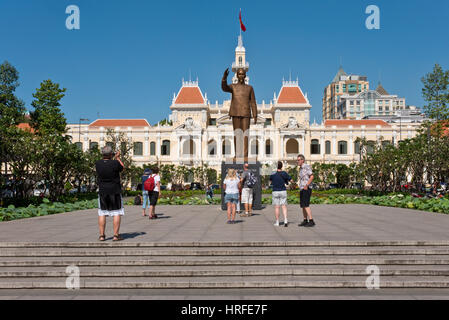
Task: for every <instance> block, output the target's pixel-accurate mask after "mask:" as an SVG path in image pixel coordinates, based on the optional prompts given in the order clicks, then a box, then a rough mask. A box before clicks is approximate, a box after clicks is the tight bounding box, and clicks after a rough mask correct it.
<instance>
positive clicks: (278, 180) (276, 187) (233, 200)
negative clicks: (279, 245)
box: [223, 154, 315, 227]
mask: <svg viewBox="0 0 449 320" xmlns="http://www.w3.org/2000/svg"><path fill="white" fill-rule="evenodd" d="M297 161H298V166H299V168H300V171H299V181H298V185H299V189H300V192H299V197H300V206H301V208H302V213H303V218H304V220H303V221H302V222H301V223H300V224H299V226H301V227H313V226H315V222H314V221H313V218H312V211H311V209H310V197H311V196H312V189H311V187H310V184H311V183H312V181H313V172H312V169H311V167H310V166H309V165H307V164H305V157H304V155H302V154H300V155H298V158H297ZM282 167H283V164H282V162H281V161H279V162H278V165H277V170H276V172H275V173H273V174H272V175H271V176H270V181H271V183H272V186H273V191H272V204H273V205H274V214H275V219H276V221H275V223H274V225H275V226H280V225H281V224H280V223H279V215H280V209H281V208H282V215H283V217H284V223H283V226H284V227H288V214H287V187H286V186H287V185H288V184H289V183H290V181H291V180H292V178H291V177H290V175H289V174H288V173H287V172H285V171H283V170H282ZM239 188H242V195H241V203H242V204H244V206H245V214H244V216H251V208H252V202H253V188H254V176H253V174H252V173H251V172H250V171H249V165H248V163H245V164H244V166H243V174H242V175H241V177H238V176H237V171H236V170H235V169H232V168H231V169H228V172H227V175H226V178H225V179H224V181H223V189H224V192H225V198H224V201H225V203H226V206H227V218H228V220H227V223H228V224H234V223H235V213H236V206H237V204H238V203H239Z"/></svg>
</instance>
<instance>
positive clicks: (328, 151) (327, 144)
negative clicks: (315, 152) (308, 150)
mask: <svg viewBox="0 0 449 320" xmlns="http://www.w3.org/2000/svg"><path fill="white" fill-rule="evenodd" d="M325 145H326V148H325V149H326V150H325V151H326V154H331V142H330V141H329V140H326V142H325Z"/></svg>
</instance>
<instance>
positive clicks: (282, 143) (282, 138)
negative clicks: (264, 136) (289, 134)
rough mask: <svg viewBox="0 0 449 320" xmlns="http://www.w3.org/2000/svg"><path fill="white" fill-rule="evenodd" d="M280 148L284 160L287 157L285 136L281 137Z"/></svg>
mask: <svg viewBox="0 0 449 320" xmlns="http://www.w3.org/2000/svg"><path fill="white" fill-rule="evenodd" d="M280 148H281V159H283V158H284V157H285V155H284V154H285V146H284V136H283V135H281V145H280Z"/></svg>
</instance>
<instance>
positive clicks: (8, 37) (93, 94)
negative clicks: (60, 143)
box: [0, 0, 449, 124]
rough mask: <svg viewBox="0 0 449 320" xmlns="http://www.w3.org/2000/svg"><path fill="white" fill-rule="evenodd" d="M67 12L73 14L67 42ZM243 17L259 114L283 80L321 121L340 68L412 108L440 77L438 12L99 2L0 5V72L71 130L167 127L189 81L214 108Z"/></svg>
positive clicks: (361, 5) (446, 19) (448, 60)
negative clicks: (49, 86)
mask: <svg viewBox="0 0 449 320" xmlns="http://www.w3.org/2000/svg"><path fill="white" fill-rule="evenodd" d="M371 4H374V5H377V6H378V7H379V8H380V30H368V29H367V28H366V27H365V20H366V18H367V17H368V16H369V15H368V14H366V13H365V9H366V7H367V6H368V5H371ZM68 5H77V6H78V7H79V8H80V11H81V25H80V26H81V28H80V30H68V29H67V28H66V26H65V21H66V18H67V17H68V15H67V14H66V13H65V9H66V7H67V6H68ZM239 8H242V15H243V21H244V23H245V25H246V28H247V31H246V32H245V33H243V37H244V46H245V48H246V53H247V60H248V61H249V63H250V71H249V73H248V76H250V83H251V85H253V87H254V89H255V93H256V99H257V101H258V102H262V100H265V101H266V102H268V101H269V100H270V99H272V97H273V93H274V92H275V91H276V92H277V93H279V90H280V88H281V85H282V78H283V77H285V78H286V79H288V77H289V74H290V72H291V75H292V78H293V79H296V77H298V78H299V82H300V86H301V88H302V90H303V91H304V92H307V93H308V97H309V100H310V102H311V104H312V111H311V120H312V121H313V119H316V121H317V122H320V121H321V99H322V96H323V90H324V87H325V86H326V85H327V84H329V82H330V81H331V80H332V78H333V77H334V76H335V74H336V72H337V70H338V67H339V64H340V60H341V62H342V66H343V68H344V69H345V71H346V72H347V73H352V74H361V75H366V76H368V80H369V81H370V85H371V87H375V86H377V83H378V81H379V79H381V81H382V84H383V86H384V87H385V89H386V90H387V91H388V92H389V93H391V94H397V95H399V96H401V97H405V98H406V102H407V104H411V105H417V106H418V107H421V106H422V105H423V104H424V101H423V99H422V95H421V89H422V83H421V77H422V76H424V75H425V74H426V73H428V72H430V71H431V70H432V69H433V66H434V64H435V63H439V64H441V65H442V66H443V68H444V69H449V1H447V0H427V1H424V0H409V1H403V0H389V1H384V0H370V1H365V0H345V1H335V0H320V1H304V0H293V1H286V0H279V1H232V0H231V1H212V0H209V1H195V0H191V1H144V0H129V1H106V0H70V1H65V0H41V1H36V0H21V1H13V0H1V1H0V39H1V41H0V63H1V62H3V61H5V60H7V61H9V62H10V63H11V64H13V65H14V66H15V67H16V68H17V69H18V70H19V72H20V83H21V86H20V87H19V88H18V90H17V91H16V93H17V95H18V96H19V97H20V98H21V99H23V100H24V101H25V103H26V106H27V108H29V109H31V101H32V100H33V97H32V93H33V92H35V90H36V88H38V87H39V84H40V82H41V81H43V80H45V79H51V80H52V81H55V82H58V83H59V84H60V85H61V86H63V87H65V88H67V92H66V96H65V97H64V99H63V100H62V110H63V112H64V113H65V115H66V117H67V119H68V122H69V123H77V122H78V120H79V118H88V119H90V120H91V121H93V120H95V119H96V118H97V116H98V115H100V117H101V118H146V119H147V120H148V121H149V122H150V123H151V124H154V123H156V122H158V121H159V120H161V119H163V118H166V117H168V114H169V106H170V104H171V100H172V97H173V93H174V92H178V90H179V89H180V87H181V79H182V78H185V79H186V80H187V79H188V78H189V74H191V76H192V79H196V77H198V79H199V84H200V87H201V89H202V91H203V93H204V92H207V95H208V98H209V100H210V101H211V102H212V103H215V100H218V101H219V103H221V102H222V101H223V100H224V99H228V98H229V94H226V93H224V92H222V91H221V88H220V80H221V77H222V74H223V71H224V70H225V69H226V68H227V67H229V66H230V64H231V63H232V61H233V60H234V50H235V47H236V45H237V36H238V34H239V23H238V11H239Z"/></svg>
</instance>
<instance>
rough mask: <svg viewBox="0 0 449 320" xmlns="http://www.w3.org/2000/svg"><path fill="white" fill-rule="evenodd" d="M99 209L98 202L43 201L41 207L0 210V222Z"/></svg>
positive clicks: (9, 207)
mask: <svg viewBox="0 0 449 320" xmlns="http://www.w3.org/2000/svg"><path fill="white" fill-rule="evenodd" d="M93 208H98V200H97V199H95V200H83V201H78V202H75V203H61V202H53V203H51V202H50V201H49V200H48V199H45V198H44V199H43V203H41V204H40V205H39V206H35V205H32V204H30V205H29V206H28V207H21V208H16V207H15V206H14V205H9V206H8V208H0V221H11V220H16V219H23V218H31V217H40V216H46V215H49V214H56V213H63V212H70V211H76V210H85V209H93Z"/></svg>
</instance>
